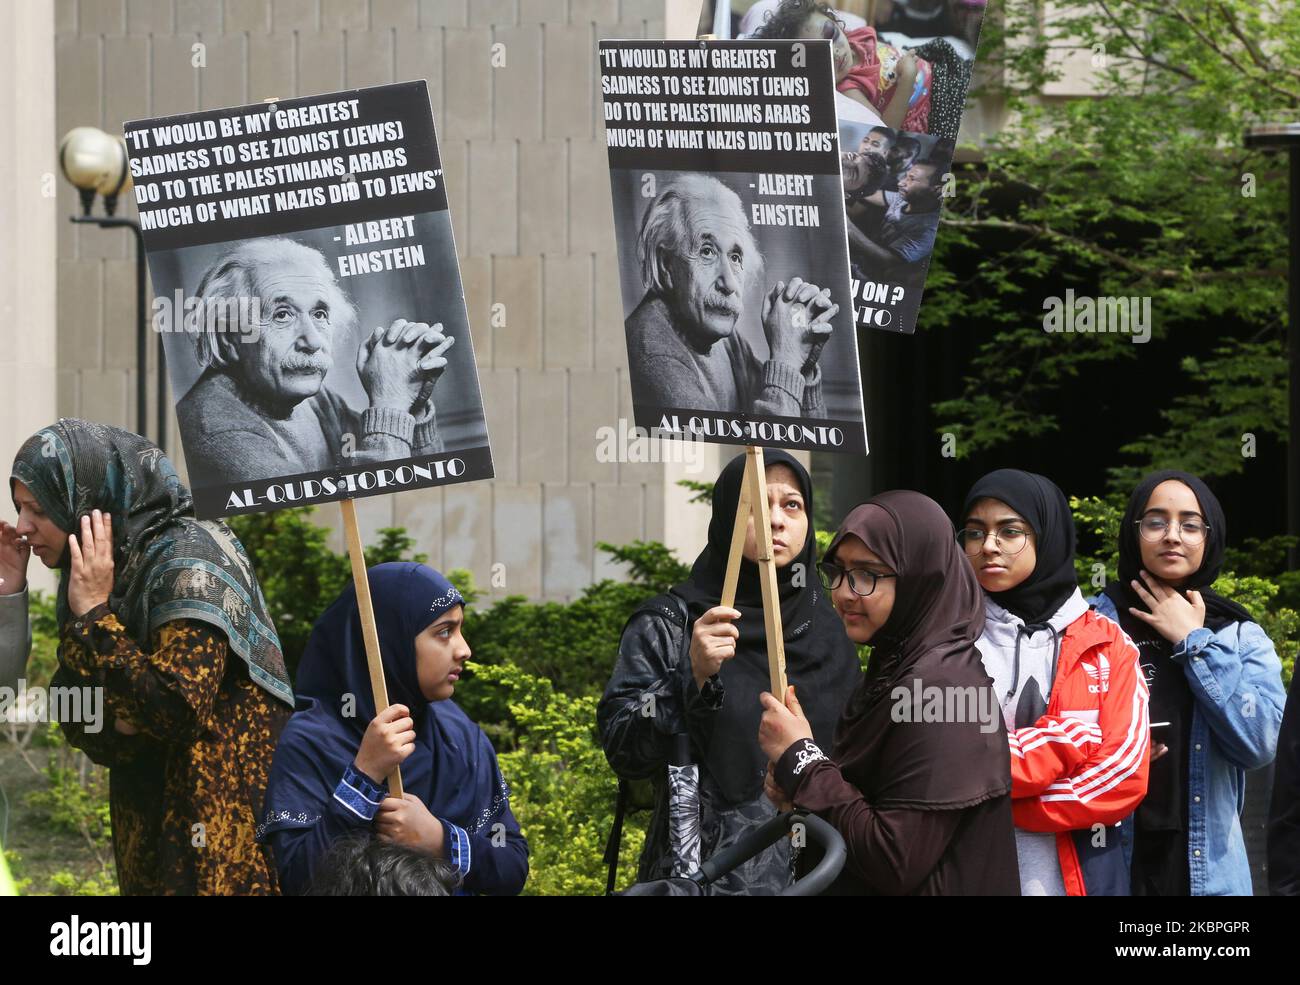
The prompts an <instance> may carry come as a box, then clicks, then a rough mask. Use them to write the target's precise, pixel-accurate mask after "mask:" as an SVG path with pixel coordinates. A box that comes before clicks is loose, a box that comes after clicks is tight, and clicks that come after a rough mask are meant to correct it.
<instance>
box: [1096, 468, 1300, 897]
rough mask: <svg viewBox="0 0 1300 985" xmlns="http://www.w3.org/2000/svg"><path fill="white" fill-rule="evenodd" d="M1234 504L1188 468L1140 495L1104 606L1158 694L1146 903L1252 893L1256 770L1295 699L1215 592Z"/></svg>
mask: <svg viewBox="0 0 1300 985" xmlns="http://www.w3.org/2000/svg"><path fill="white" fill-rule="evenodd" d="M1226 538H1227V530H1226V521H1225V518H1224V515H1223V508H1222V507H1221V506H1220V505H1219V501H1218V499H1217V498H1215V495H1214V493H1212V492H1211V491H1210V489H1209V487H1208V486H1206V484H1205V483H1204V482H1202V481H1201V480H1200V479H1199V478H1197V477H1196V476H1194V475H1191V474H1190V473H1187V472H1178V471H1174V470H1165V471H1160V472H1153V473H1152V474H1151V475H1149V476H1147V477H1146V478H1145V479H1143V480H1142V482H1141V483H1139V484H1138V487H1137V488H1136V489H1134V490H1133V495H1132V496H1131V497H1130V498H1129V503H1128V509H1127V510H1126V511H1125V513H1124V519H1123V522H1121V524H1120V530H1119V579H1118V580H1117V581H1115V582H1113V583H1112V584H1110V585H1108V586H1107V587H1106V590H1105V592H1104V593H1103V594H1102V595H1101V596H1099V597H1098V598H1097V599H1095V600H1094V603H1095V605H1096V608H1097V611H1098V612H1100V613H1102V614H1104V615H1106V616H1108V617H1110V618H1111V619H1117V620H1118V621H1119V624H1120V625H1121V626H1122V627H1123V628H1124V631H1125V632H1126V633H1127V634H1128V635H1129V636H1130V637H1131V638H1132V639H1133V642H1134V643H1135V644H1136V645H1137V647H1138V650H1139V652H1140V653H1141V661H1142V671H1143V673H1144V674H1145V676H1146V680H1147V683H1148V685H1149V686H1150V688H1151V720H1152V722H1154V723H1167V724H1158V725H1157V727H1156V730H1155V732H1154V733H1153V740H1152V741H1153V742H1155V743H1157V744H1158V745H1156V746H1155V748H1154V750H1153V753H1152V757H1151V760H1152V761H1151V781H1150V790H1149V792H1148V794H1147V797H1146V800H1144V801H1143V802H1142V804H1141V805H1140V806H1139V807H1138V809H1137V813H1136V815H1135V817H1134V822H1135V824H1134V833H1133V838H1134V841H1133V858H1132V880H1133V894H1134V895H1137V896H1186V895H1192V896H1215V895H1246V896H1249V895H1250V894H1251V892H1252V887H1251V878H1250V864H1249V862H1248V860H1247V858H1246V844H1245V841H1244V839H1243V838H1242V832H1241V821H1240V819H1239V817H1238V814H1237V811H1238V804H1239V803H1240V802H1241V800H1240V798H1241V797H1243V796H1244V789H1245V771H1246V770H1251V769H1257V768H1259V767H1261V766H1266V765H1267V764H1268V763H1269V762H1271V761H1272V759H1273V753H1274V750H1275V749H1276V748H1277V736H1278V728H1279V726H1280V724H1281V718H1282V708H1283V705H1284V703H1285V701H1286V695H1285V693H1284V692H1283V690H1282V680H1281V670H1282V666H1281V662H1280V661H1279V660H1278V657H1277V652H1276V651H1275V650H1274V648H1273V643H1272V641H1271V640H1269V638H1268V636H1267V635H1266V634H1265V633H1264V630H1263V629H1261V628H1260V626H1259V625H1258V624H1257V623H1255V622H1254V621H1253V619H1252V618H1251V615H1250V613H1249V612H1247V611H1246V610H1245V609H1244V608H1242V607H1241V606H1240V605H1238V604H1237V603H1236V602H1234V601H1232V600H1231V599H1227V598H1224V597H1223V596H1222V595H1220V594H1219V593H1218V592H1216V591H1214V589H1213V588H1212V587H1211V586H1212V585H1213V584H1214V580H1215V579H1216V578H1217V577H1218V576H1219V571H1220V569H1221V568H1222V567H1223V555H1224V548H1225V545H1226V542H1227V539H1226Z"/></svg>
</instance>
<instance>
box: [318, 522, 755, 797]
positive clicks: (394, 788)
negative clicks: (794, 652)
mask: <svg viewBox="0 0 1300 985" xmlns="http://www.w3.org/2000/svg"><path fill="white" fill-rule="evenodd" d="M339 509H341V510H342V511H343V532H344V534H345V535H346V536H347V541H348V558H349V559H351V561H352V584H353V585H355V586H356V589H357V607H358V608H359V609H360V610H361V638H362V639H363V640H365V643H366V665H367V666H368V667H369V668H370V689H371V690H372V691H373V692H374V696H375V714H376V715H378V714H379V713H380V712H381V711H383V710H384V709H385V708H387V707H388V685H387V684H386V683H385V682H384V658H383V656H382V655H381V654H380V652H379V630H378V629H377V628H376V627H375V607H374V604H373V603H372V602H371V600H370V578H369V576H368V574H367V572H366V555H365V552H364V551H363V550H362V549H361V529H360V528H359V527H358V526H357V504H356V501H355V500H351V499H341V500H339ZM764 597H765V598H766V596H764ZM777 615H778V617H779V615H780V613H779V612H778V613H777ZM388 795H389V796H390V797H396V798H397V799H398V800H401V799H402V768H401V767H400V766H394V767H393V772H392V773H390V774H389V776H388Z"/></svg>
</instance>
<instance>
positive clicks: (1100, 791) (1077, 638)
mask: <svg viewBox="0 0 1300 985" xmlns="http://www.w3.org/2000/svg"><path fill="white" fill-rule="evenodd" d="M961 527H962V529H961V530H960V531H959V532H958V534H957V539H958V541H959V542H960V543H961V545H962V547H963V549H964V551H965V553H966V557H967V559H968V561H969V563H970V566H971V568H972V570H973V571H974V572H975V577H976V579H977V580H978V581H979V583H980V587H981V588H982V589H984V632H983V634H982V635H981V636H980V638H979V643H978V646H979V649H980V653H981V654H982V656H983V658H984V668H985V670H987V671H988V672H989V675H990V676H991V677H992V678H993V686H994V688H995V689H996V690H997V694H998V700H999V704H1000V705H1001V709H1002V715H1003V718H1004V720H1005V721H1006V725H1007V731H1008V733H1009V735H1008V739H1009V741H1010V747H1011V796H1012V799H1013V801H1012V802H1013V804H1014V808H1013V814H1014V817H1015V821H1016V851H1017V856H1018V867H1019V870H1020V889H1021V893H1022V894H1023V895H1026V896H1067V895H1068V896H1083V895H1087V896H1127V895H1128V891H1129V887H1128V870H1127V866H1126V864H1125V861H1124V856H1123V829H1122V828H1117V827H1116V825H1118V824H1122V822H1123V819H1124V818H1125V817H1127V816H1128V815H1129V814H1130V813H1131V812H1132V810H1133V808H1134V807H1136V806H1137V804H1138V802H1139V801H1140V800H1141V799H1142V796H1143V794H1144V793H1145V792H1146V778H1147V757H1148V750H1147V732H1148V726H1147V694H1146V686H1145V685H1144V684H1143V682H1142V679H1141V674H1140V673H1139V671H1138V663H1137V651H1136V650H1135V649H1134V648H1133V646H1132V645H1131V644H1130V643H1129V642H1128V641H1127V639H1125V638H1124V634H1123V633H1121V632H1120V631H1119V627H1117V626H1116V625H1115V624H1114V623H1113V622H1111V621H1110V620H1108V619H1100V618H1099V617H1098V616H1097V615H1096V613H1094V612H1092V611H1091V610H1090V609H1089V608H1088V603H1087V602H1085V601H1084V598H1083V593H1082V592H1080V591H1079V586H1078V583H1077V581H1076V577H1075V571H1074V543H1075V533H1074V517H1073V515H1072V514H1071V513H1070V504H1069V503H1068V502H1067V501H1066V498H1065V494H1064V493H1062V492H1061V490H1060V489H1059V488H1057V486H1056V484H1055V483H1053V482H1052V481H1051V480H1050V479H1047V478H1044V477H1043V476H1041V475H1035V474H1034V473H1032V472H1023V471H1021V470H1019V469H998V470H997V471H995V472H990V473H989V474H988V475H986V476H984V477H983V478H982V479H980V480H979V481H978V482H976V483H975V485H974V486H972V487H971V490H970V492H969V493H967V494H966V504H965V506H964V508H963V509H962V520H961ZM1099 832H1100V837H1099V836H1098V833H1099Z"/></svg>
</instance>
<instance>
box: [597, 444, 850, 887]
mask: <svg viewBox="0 0 1300 985" xmlns="http://www.w3.org/2000/svg"><path fill="white" fill-rule="evenodd" d="M765 458H766V476H767V488H768V500H769V502H768V509H769V511H770V513H771V517H772V538H773V547H774V555H775V559H776V564H777V585H778V592H779V595H780V600H781V616H782V629H783V632H784V637H785V658H786V673H787V676H788V677H789V679H790V680H791V681H792V682H794V683H795V684H797V685H798V686H799V688H800V692H801V693H802V694H803V696H804V698H805V700H806V701H807V702H808V709H807V710H808V718H809V721H810V722H811V723H812V729H813V732H814V734H815V735H817V736H818V737H820V738H822V739H823V741H828V740H829V738H830V735H831V730H832V729H833V728H834V725H835V720H836V718H837V717H838V715H839V712H840V709H841V708H842V707H843V705H844V701H845V699H846V698H847V697H848V696H849V694H850V693H851V692H852V691H853V688H854V686H855V685H856V684H857V681H858V679H859V678H860V677H861V666H860V664H859V661H858V657H857V652H856V650H855V649H854V646H853V644H852V643H851V642H850V641H849V638H848V637H847V636H846V635H845V634H844V629H843V627H842V626H841V624H840V621H839V619H838V618H837V617H836V615H835V611H834V610H833V609H832V608H831V605H830V602H829V600H828V599H827V598H826V594H825V592H824V591H823V589H822V586H821V584H820V582H819V581H818V578H817V573H816V571H815V562H816V539H815V537H814V533H813V527H812V515H813V491H812V480H811V478H810V476H809V475H808V472H807V471H806V470H805V469H804V467H803V466H802V465H800V464H799V462H798V461H797V460H796V459H795V458H793V457H792V456H790V455H788V454H786V453H785V452H782V451H776V450H772V449H768V450H767V451H766V452H765ZM744 468H745V456H744V455H739V456H737V457H736V458H734V459H732V461H731V462H730V463H729V464H728V465H727V467H726V468H724V469H723V470H722V474H721V475H719V477H718V481H717V483H716V484H715V485H714V488H713V518H712V520H711V522H710V523H709V542H708V545H707V546H706V547H705V548H704V550H703V551H702V552H701V553H700V556H699V557H698V558H696V560H695V564H694V566H693V567H692V568H691V576H690V578H689V579H687V580H686V581H685V582H683V583H682V584H680V585H677V586H674V587H673V589H672V590H671V591H669V592H668V593H667V594H665V595H660V596H657V597H656V598H654V599H651V600H650V601H649V602H647V603H646V604H645V605H643V606H642V607H641V608H640V609H639V610H637V612H636V613H635V614H634V615H633V616H632V618H631V619H630V620H629V621H628V624H627V626H626V627H625V628H624V630H623V638H622V641H621V643H620V645H619V654H618V662H617V664H616V666H615V668H614V673H613V676H612V677H611V679H610V682H609V685H608V687H607V688H606V689H605V696H604V698H603V699H602V700H601V702H600V708H599V712H598V722H599V726H600V735H601V742H602V744H603V745H604V748H605V756H606V758H607V759H608V760H609V763H610V766H612V767H613V768H614V771H615V772H616V773H618V775H619V776H620V777H621V778H623V779H625V780H632V779H643V778H646V777H649V778H651V779H653V781H654V785H655V811H654V815H653V817H652V818H651V821H650V826H649V829H648V830H647V832H646V843H645V849H644V851H643V852H642V855H641V865H640V871H639V875H638V879H639V881H642V882H645V881H649V880H653V879H662V878H666V877H669V876H673V875H685V874H688V873H686V872H685V871H684V869H685V868H689V867H690V865H689V863H688V864H686V865H685V866H683V864H682V862H681V860H680V859H679V857H678V853H677V852H676V851H675V850H674V849H673V848H672V847H670V834H669V792H668V783H667V779H666V775H667V771H668V767H669V765H670V764H672V765H681V764H683V763H684V762H692V763H695V764H698V767H699V774H700V776H699V811H698V814H699V831H700V836H699V844H698V847H695V848H694V849H693V851H692V853H691V854H692V856H693V857H698V858H700V859H707V858H708V857H709V856H711V855H713V854H715V853H716V852H718V851H719V850H721V849H723V848H725V847H726V846H728V845H730V844H733V843H734V842H736V841H738V840H739V839H740V838H741V837H743V836H744V835H745V834H746V833H747V832H749V831H750V830H751V829H753V828H755V827H757V826H758V825H760V824H762V823H763V822H764V821H766V820H767V819H768V818H770V817H772V816H773V814H774V813H775V809H774V808H773V806H772V804H771V803H769V802H768V801H767V799H766V798H764V796H763V777H764V771H765V768H766V766H767V756H765V755H764V754H763V752H762V750H760V749H759V747H758V744H757V743H756V742H755V741H754V734H755V731H756V730H757V728H758V718H759V714H760V710H761V709H760V708H759V704H758V696H759V694H760V693H762V692H763V691H764V690H766V689H767V687H768V680H769V677H768V663H767V635H766V631H765V624H764V620H763V601H762V591H761V588H760V585H759V576H758V566H757V564H755V563H754V558H755V557H756V550H755V538H754V534H753V529H752V523H751V530H750V535H749V538H748V539H747V541H746V546H745V560H744V561H742V562H741V570H740V579H739V582H738V585H737V589H736V606H735V608H734V609H729V608H724V607H722V606H720V605H719V604H718V602H719V599H720V598H721V596H722V582H723V579H724V577H725V575H726V569H727V555H728V552H729V550H730V546H731V533H732V527H733V524H734V520H735V515H736V506H737V503H738V502H739V499H740V490H741V484H742V479H743V476H744ZM790 881H791V872H790V847H789V843H788V841H786V840H785V839H782V841H781V842H780V843H778V844H777V845H775V846H773V847H772V848H769V849H768V850H766V851H764V852H762V853H761V854H759V855H758V856H756V857H755V858H754V859H752V860H751V861H749V862H747V863H745V864H744V865H742V866H740V867H739V868H737V869H736V870H734V871H733V872H731V873H730V874H729V875H727V876H725V877H723V878H722V879H719V880H718V881H717V882H716V883H714V885H713V892H715V893H719V894H725V895H734V894H773V893H779V892H780V891H781V890H782V889H784V888H785V887H786V886H787V885H789V883H790Z"/></svg>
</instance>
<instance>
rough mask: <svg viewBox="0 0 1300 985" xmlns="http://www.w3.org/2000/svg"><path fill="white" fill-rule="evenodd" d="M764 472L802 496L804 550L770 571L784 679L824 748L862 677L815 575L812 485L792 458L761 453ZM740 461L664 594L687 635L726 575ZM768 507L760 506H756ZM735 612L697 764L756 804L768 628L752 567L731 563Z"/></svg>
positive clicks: (729, 469) (762, 759)
mask: <svg viewBox="0 0 1300 985" xmlns="http://www.w3.org/2000/svg"><path fill="white" fill-rule="evenodd" d="M764 459H765V461H764V465H765V466H766V467H768V468H770V467H771V466H773V465H784V466H786V467H787V468H789V469H790V470H791V471H792V472H793V473H794V474H795V477H796V479H797V480H798V483H799V489H800V491H801V492H802V493H803V501H804V512H805V514H806V515H807V517H808V535H807V537H806V538H805V540H804V544H803V549H802V550H801V551H800V552H799V554H798V556H797V557H795V558H794V559H793V560H792V561H791V562H790V563H789V564H787V565H785V566H784V567H781V568H777V573H776V577H777V591H778V594H779V596H780V599H781V627H782V631H783V636H784V638H785V661H786V677H787V679H788V680H789V682H790V683H791V684H793V685H794V686H795V690H796V692H797V693H798V695H799V702H800V704H802V706H803V709H804V713H805V714H806V715H807V716H808V721H809V722H810V723H811V725H812V729H813V734H814V736H816V737H817V738H818V739H819V741H823V742H826V743H828V744H829V740H830V738H831V736H832V734H833V731H834V728H835V722H836V720H837V719H838V717H839V714H840V709H841V708H843V707H844V702H845V700H846V699H847V698H848V696H849V694H850V692H851V691H852V690H853V688H854V686H855V685H856V683H857V681H858V679H859V678H860V677H861V673H862V671H861V664H860V663H859V661H858V655H857V649H856V648H855V647H854V645H853V642H852V641H851V640H850V639H849V638H848V636H846V635H845V633H844V625H843V623H841V622H840V618H839V616H838V615H836V613H835V610H834V608H832V606H831V604H830V599H828V598H827V597H826V593H825V591H824V589H823V588H822V585H821V580H820V579H819V578H818V576H817V568H816V561H817V539H816V536H815V533H814V530H813V523H812V517H813V488H812V477H811V476H809V475H808V472H807V470H806V469H805V468H804V467H803V466H802V465H801V464H799V461H798V459H796V458H794V457H793V456H792V455H789V454H787V453H786V452H783V451H780V450H777V449H771V448H769V449H765V450H764ZM744 471H745V456H744V455H738V456H736V457H735V458H733V459H732V460H731V461H730V462H729V463H728V464H727V466H726V468H724V469H723V470H722V473H721V474H720V475H719V476H718V481H717V482H716V483H715V484H714V487H713V517H712V519H711V520H710V521H709V543H708V545H707V546H706V547H705V548H704V550H703V551H701V552H700V555H699V557H697V558H696V559H695V564H694V565H693V566H692V568H691V576H690V578H688V579H687V580H686V581H684V582H682V583H681V584H680V585H677V586H675V587H674V588H673V590H672V591H673V593H674V594H675V595H678V596H680V597H681V598H682V599H683V600H684V601H685V602H686V606H687V609H688V611H689V614H690V624H688V625H687V627H686V632H687V633H688V634H689V633H690V632H691V629H692V627H693V625H694V622H695V620H696V619H698V618H699V617H700V616H701V615H703V614H704V613H705V612H706V611H708V610H709V609H711V608H713V607H714V606H716V605H719V604H720V600H721V597H722V583H723V580H724V579H725V577H726V573H727V556H728V554H729V553H730V550H731V533H732V529H733V527H734V523H735V518H736V507H737V505H738V503H739V502H740V490H741V485H742V482H743V479H744ZM763 507H764V508H767V504H763ZM735 608H736V609H738V610H739V611H740V614H741V616H740V619H738V620H737V621H736V622H735V623H734V625H735V626H736V628H737V629H739V630H740V639H739V640H738V641H737V643H736V655H735V656H734V657H733V658H732V659H730V660H728V661H726V662H725V663H724V664H723V665H722V670H721V671H720V672H719V674H718V677H719V680H720V681H721V682H722V686H723V690H724V694H725V699H724V701H723V705H722V708H721V709H720V710H719V712H718V717H717V721H716V724H715V725H714V728H713V732H712V737H711V739H710V742H709V748H708V749H707V750H706V751H705V762H706V765H707V767H708V769H709V771H710V772H711V773H712V774H713V777H714V779H715V780H716V781H717V783H718V785H719V786H720V787H721V788H722V790H723V791H724V793H725V795H726V796H727V798H728V800H729V801H730V802H731V803H736V804H739V803H744V802H746V801H748V800H752V799H753V798H755V797H757V796H760V795H761V792H762V787H763V775H764V773H765V772H766V770H767V756H766V755H764V754H763V751H762V749H761V748H760V746H759V745H758V743H757V741H756V740H755V735H756V734H757V732H758V720H759V718H760V717H761V715H762V705H760V704H759V700H758V696H759V695H760V694H762V693H763V692H764V691H767V690H769V689H770V688H771V682H770V675H769V673H768V665H767V629H766V624H765V623H764V620H763V593H762V588H761V586H760V584H759V576H758V565H757V564H755V563H754V562H752V561H749V560H742V561H741V563H740V578H739V580H738V581H737V584H736V602H735Z"/></svg>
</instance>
